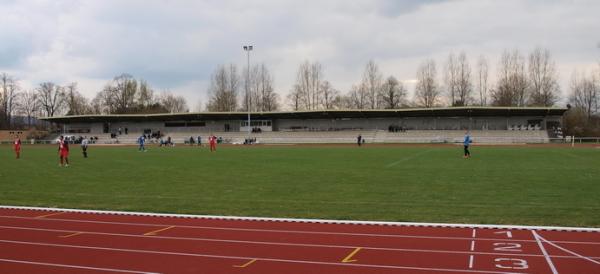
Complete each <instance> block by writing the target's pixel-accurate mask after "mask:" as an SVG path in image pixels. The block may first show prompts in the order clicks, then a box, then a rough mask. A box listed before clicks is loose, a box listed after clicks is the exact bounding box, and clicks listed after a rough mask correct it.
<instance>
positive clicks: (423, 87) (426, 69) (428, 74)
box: [415, 59, 440, 108]
mask: <svg viewBox="0 0 600 274" xmlns="http://www.w3.org/2000/svg"><path fill="white" fill-rule="evenodd" d="M435 78H436V69H435V61H433V60H431V59H429V60H426V61H424V62H423V63H422V64H421V65H420V66H419V68H418V69H417V85H416V87H415V103H416V104H417V105H419V106H422V107H426V108H431V107H434V106H435V105H436V104H437V103H438V101H439V96H440V91H439V88H438V84H437V82H436V80H435Z"/></svg>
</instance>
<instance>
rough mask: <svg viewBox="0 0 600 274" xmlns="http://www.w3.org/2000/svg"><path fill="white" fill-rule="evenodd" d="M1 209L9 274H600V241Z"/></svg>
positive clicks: (505, 232) (582, 236) (499, 231)
mask: <svg viewBox="0 0 600 274" xmlns="http://www.w3.org/2000/svg"><path fill="white" fill-rule="evenodd" d="M516 228H517V227H515V228H514V229H511V228H506V227H503V228H490V227H482V226H472V227H444V226H434V225H426V224H423V225H404V224H402V223H397V224H388V225H381V224H350V223H343V222H338V223H334V222H319V221H316V220H313V221H312V222H304V221H290V220H285V219H281V220H275V219H273V220H260V219H243V218H241V219H235V218H207V217H200V216H188V217H181V216H164V215H158V214H157V215H151V214H146V215H139V214H132V213H124V212H90V211H75V210H61V209H47V210H43V209H39V208H15V207H0V273H219V274H220V273H235V274H238V273H239V274H252V273H255V274H279V273H281V274H283V273H285V274H312V273H326V274H336V273H344V274H354V273H356V274H358V273H360V274H369V273H377V274H388V273H417V274H418V273H600V233H599V232H598V230H595V231H594V230H590V231H586V232H577V231H567V230H565V231H558V230H546V229H543V228H529V229H527V228H525V229H524V228H522V227H521V228H520V229H516Z"/></svg>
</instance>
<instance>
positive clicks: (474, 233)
mask: <svg viewBox="0 0 600 274" xmlns="http://www.w3.org/2000/svg"><path fill="white" fill-rule="evenodd" d="M475 236H477V231H476V230H475V228H473V233H471V237H472V238H473V240H471V255H469V269H472V268H473V261H474V260H475V254H473V253H474V252H475Z"/></svg>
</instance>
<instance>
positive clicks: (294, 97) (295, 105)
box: [287, 86, 301, 111]
mask: <svg viewBox="0 0 600 274" xmlns="http://www.w3.org/2000/svg"><path fill="white" fill-rule="evenodd" d="M300 97H301V94H300V88H298V87H296V86H294V88H293V89H292V91H290V93H289V94H288V96H287V100H288V102H289V104H290V106H291V107H292V110H294V111H298V110H300V105H301V103H300Z"/></svg>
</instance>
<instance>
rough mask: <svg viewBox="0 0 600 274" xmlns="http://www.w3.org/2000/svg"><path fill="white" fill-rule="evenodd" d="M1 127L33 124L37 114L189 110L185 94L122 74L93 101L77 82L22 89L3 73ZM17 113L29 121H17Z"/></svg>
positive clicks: (107, 85) (45, 115) (173, 111)
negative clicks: (164, 89) (163, 89)
mask: <svg viewBox="0 0 600 274" xmlns="http://www.w3.org/2000/svg"><path fill="white" fill-rule="evenodd" d="M0 104H1V108H0V128H15V127H16V126H17V124H20V126H27V127H31V126H32V121H33V118H34V117H37V116H43V117H53V116H57V115H86V114H135V113H168V112H170V113H178V112H187V111H189V110H188V107H187V102H186V100H185V98H184V97H183V96H176V95H173V94H172V93H170V92H168V91H164V92H162V93H157V92H155V91H154V89H152V88H151V87H150V86H149V85H148V83H147V82H146V81H145V80H143V79H140V80H136V79H134V78H133V77H132V76H131V75H129V74H121V75H119V76H116V77H115V78H114V79H112V80H111V81H109V82H108V83H107V84H106V85H105V86H104V88H103V89H102V90H101V91H100V92H98V93H97V94H96V96H95V97H94V98H93V99H92V100H89V99H88V98H86V97H85V96H83V95H82V94H81V92H80V91H79V88H78V86H77V83H75V82H73V83H69V84H66V85H59V84H56V83H53V82H43V83H40V84H39V85H38V86H37V87H36V88H34V89H31V90H24V89H21V88H20V86H19V84H18V81H17V80H15V78H14V77H12V76H10V75H8V74H6V73H1V74H0ZM16 115H18V116H20V117H24V118H25V121H21V122H20V123H18V121H15V119H13V118H14V117H15V116H16Z"/></svg>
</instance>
